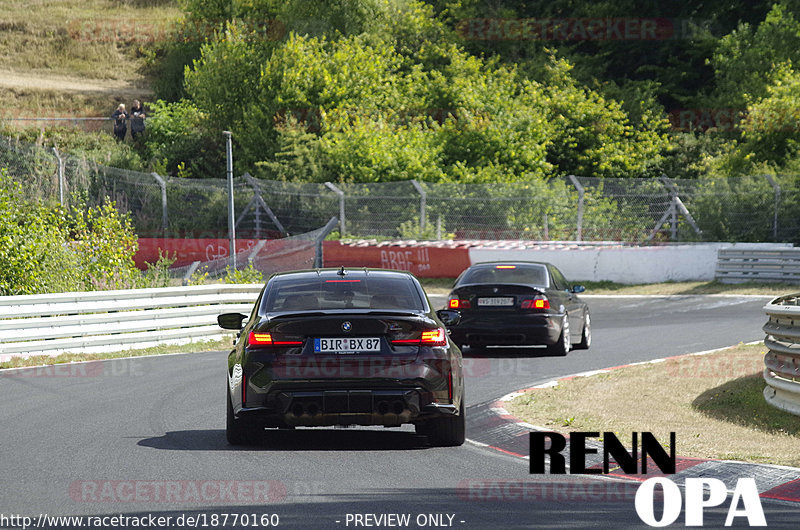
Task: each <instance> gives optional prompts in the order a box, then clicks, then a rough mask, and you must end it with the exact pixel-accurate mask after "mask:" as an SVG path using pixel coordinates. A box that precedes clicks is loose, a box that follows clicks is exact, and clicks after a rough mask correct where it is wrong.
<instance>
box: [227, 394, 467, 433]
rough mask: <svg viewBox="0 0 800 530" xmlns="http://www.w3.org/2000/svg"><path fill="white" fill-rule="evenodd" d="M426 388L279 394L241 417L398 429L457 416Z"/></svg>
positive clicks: (273, 423)
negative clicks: (441, 417) (409, 424)
mask: <svg viewBox="0 0 800 530" xmlns="http://www.w3.org/2000/svg"><path fill="white" fill-rule="evenodd" d="M432 399H433V394H432V393H431V392H428V391H426V390H425V389H423V388H420V387H417V388H401V389H357V390H342V389H336V390H294V389H293V390H289V389H284V390H277V391H274V392H271V393H270V394H268V395H267V396H266V397H265V399H264V404H263V406H258V407H247V408H242V409H240V410H239V412H238V413H237V416H239V417H244V416H247V417H252V418H260V419H261V420H262V421H263V422H264V423H265V424H266V425H267V426H282V425H287V426H317V427H318V426H331V425H383V426H387V427H393V426H399V425H402V424H404V423H415V422H417V421H423V420H425V419H428V418H433V417H438V416H453V415H456V414H457V413H458V408H457V406H456V405H454V404H449V403H436V402H434V401H433V400H432Z"/></svg>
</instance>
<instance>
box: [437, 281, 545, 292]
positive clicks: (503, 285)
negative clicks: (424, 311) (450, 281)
mask: <svg viewBox="0 0 800 530" xmlns="http://www.w3.org/2000/svg"><path fill="white" fill-rule="evenodd" d="M470 287H485V288H491V287H501V288H507V287H523V288H525V289H531V290H532V291H537V292H539V293H541V294H544V292H545V289H547V288H546V287H542V286H541V285H533V284H530V283H465V284H462V285H459V286H458V287H456V288H454V289H453V290H452V291H451V293H454V292H457V291H460V290H461V289H465V288H467V289H468V288H470Z"/></svg>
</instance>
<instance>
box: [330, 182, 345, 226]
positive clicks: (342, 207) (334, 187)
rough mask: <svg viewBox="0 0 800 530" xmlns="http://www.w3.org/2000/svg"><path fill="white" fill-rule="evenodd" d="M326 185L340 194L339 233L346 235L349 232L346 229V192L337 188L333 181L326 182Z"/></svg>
mask: <svg viewBox="0 0 800 530" xmlns="http://www.w3.org/2000/svg"><path fill="white" fill-rule="evenodd" d="M325 186H326V187H327V188H328V189H329V190H331V191H332V192H333V193H335V194H336V195H338V196H339V235H340V236H341V237H344V235H345V234H346V233H347V232H346V231H345V229H344V228H345V227H344V192H343V191H342V190H340V189H339V188H337V187H336V185H334V184H333V182H326V183H325Z"/></svg>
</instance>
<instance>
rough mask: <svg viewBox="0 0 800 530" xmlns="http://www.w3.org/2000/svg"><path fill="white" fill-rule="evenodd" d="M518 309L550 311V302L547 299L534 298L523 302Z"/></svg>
mask: <svg viewBox="0 0 800 530" xmlns="http://www.w3.org/2000/svg"><path fill="white" fill-rule="evenodd" d="M519 308H520V309H550V301H549V300H548V299H547V298H536V299H533V300H531V299H527V300H523V301H522V303H521V304H520V305H519Z"/></svg>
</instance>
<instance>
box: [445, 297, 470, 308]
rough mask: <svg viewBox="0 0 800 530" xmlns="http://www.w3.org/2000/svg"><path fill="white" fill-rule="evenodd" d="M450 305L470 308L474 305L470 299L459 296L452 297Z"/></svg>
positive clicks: (451, 306)
mask: <svg viewBox="0 0 800 530" xmlns="http://www.w3.org/2000/svg"><path fill="white" fill-rule="evenodd" d="M448 306H449V307H450V309H469V308H470V307H472V304H470V303H469V300H459V299H458V298H451V299H450V303H449V304H448Z"/></svg>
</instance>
